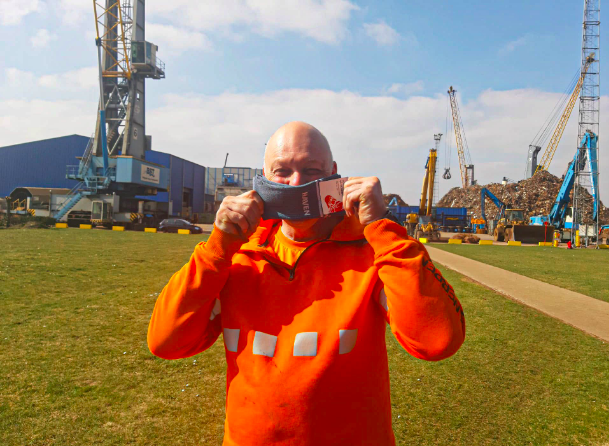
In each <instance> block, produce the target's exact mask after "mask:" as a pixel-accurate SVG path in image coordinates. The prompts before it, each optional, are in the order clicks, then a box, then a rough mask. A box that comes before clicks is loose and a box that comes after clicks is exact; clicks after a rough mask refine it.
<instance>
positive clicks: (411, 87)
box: [384, 81, 425, 96]
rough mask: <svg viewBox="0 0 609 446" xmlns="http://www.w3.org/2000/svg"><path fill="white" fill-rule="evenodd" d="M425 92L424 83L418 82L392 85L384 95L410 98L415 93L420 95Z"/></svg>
mask: <svg viewBox="0 0 609 446" xmlns="http://www.w3.org/2000/svg"><path fill="white" fill-rule="evenodd" d="M423 90H425V86H424V84H423V81H416V82H410V83H408V84H391V86H390V87H389V88H387V89H385V90H384V93H386V94H397V95H403V96H410V95H411V94H413V93H419V92H421V91H423Z"/></svg>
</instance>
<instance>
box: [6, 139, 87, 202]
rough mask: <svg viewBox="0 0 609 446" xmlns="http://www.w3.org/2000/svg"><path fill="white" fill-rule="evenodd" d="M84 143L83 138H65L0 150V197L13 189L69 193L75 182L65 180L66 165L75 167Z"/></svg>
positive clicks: (17, 145) (84, 145)
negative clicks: (34, 188) (39, 189)
mask: <svg viewBox="0 0 609 446" xmlns="http://www.w3.org/2000/svg"><path fill="white" fill-rule="evenodd" d="M88 142H89V138H87V137H86V136H80V135H69V136H61V137H59V138H51V139H45V140H42V141H34V142H27V143H23V144H16V145H13V146H6V147H0V196H1V197H4V196H7V195H9V194H10V193H11V192H12V191H13V189H15V188H16V187H49V188H61V187H65V188H68V189H71V188H72V187H74V185H75V184H76V181H74V180H68V179H66V165H68V164H78V160H77V159H76V157H77V156H82V154H83V153H84V151H85V149H86V147H87V143H88Z"/></svg>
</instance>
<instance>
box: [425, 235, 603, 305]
mask: <svg viewBox="0 0 609 446" xmlns="http://www.w3.org/2000/svg"><path fill="white" fill-rule="evenodd" d="M433 247H434V248H438V249H443V250H444V251H448V252H452V253H454V254H459V255H462V256H464V257H467V258H470V259H473V260H477V261H479V262H483V263H486V264H488V265H493V266H496V267H499V268H503V269H506V270H508V271H512V272H515V273H518V274H522V275H523V276H527V277H530V278H532V279H537V280H540V281H542V282H546V283H551V284H553V285H556V286H559V287H561V288H566V289H568V290H571V291H576V292H578V293H582V294H585V295H586V296H590V297H594V298H596V299H600V300H604V301H605V302H609V273H608V271H609V250H607V249H597V250H594V249H557V248H551V247H539V246H528V247H512V246H509V247H508V246H493V245H486V246H485V245H447V244H439V243H436V244H434V245H433Z"/></svg>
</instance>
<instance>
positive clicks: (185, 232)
mask: <svg viewBox="0 0 609 446" xmlns="http://www.w3.org/2000/svg"><path fill="white" fill-rule="evenodd" d="M178 234H184V235H188V234H190V229H178Z"/></svg>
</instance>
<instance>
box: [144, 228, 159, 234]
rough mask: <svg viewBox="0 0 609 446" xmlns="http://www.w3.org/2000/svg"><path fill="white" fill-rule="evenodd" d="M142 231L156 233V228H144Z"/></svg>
mask: <svg viewBox="0 0 609 446" xmlns="http://www.w3.org/2000/svg"><path fill="white" fill-rule="evenodd" d="M144 232H152V233H154V234H156V228H144Z"/></svg>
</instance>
